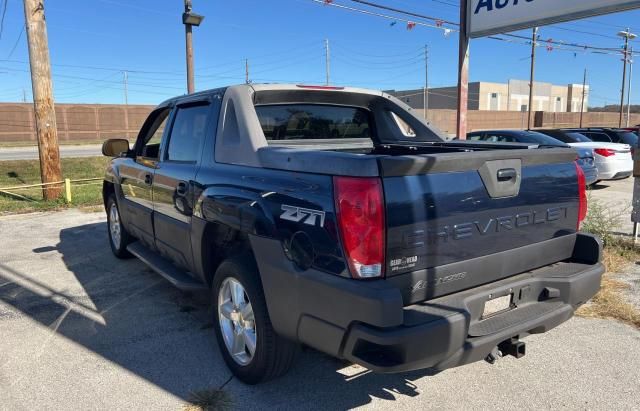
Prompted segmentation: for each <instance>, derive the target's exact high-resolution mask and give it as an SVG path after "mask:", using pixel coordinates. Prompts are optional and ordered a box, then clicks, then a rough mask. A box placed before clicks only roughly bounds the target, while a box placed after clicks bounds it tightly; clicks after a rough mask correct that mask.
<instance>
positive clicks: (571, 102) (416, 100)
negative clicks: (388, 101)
mask: <svg viewBox="0 0 640 411" xmlns="http://www.w3.org/2000/svg"><path fill="white" fill-rule="evenodd" d="M387 92H388V93H389V94H391V95H394V96H396V97H398V98H400V99H401V100H402V101H404V102H405V103H407V104H408V105H409V106H411V107H413V108H416V109H423V108H424V90H423V89H416V90H404V91H397V90H387ZM582 98H583V92H582V84H569V85H566V86H558V85H555V84H551V83H542V82H535V83H534V87H533V111H547V112H552V113H562V112H566V113H579V112H580V108H581V107H583V104H582ZM457 99H458V88H457V87H439V88H430V89H429V108H430V109H449V110H456V109H457V106H456V105H457ZM588 106H589V86H586V90H585V93H584V111H587V107H588ZM468 108H469V110H491V111H528V109H529V82H528V81H526V80H509V82H508V83H506V84H505V83H489V82H485V81H482V82H473V83H469V104H468Z"/></svg>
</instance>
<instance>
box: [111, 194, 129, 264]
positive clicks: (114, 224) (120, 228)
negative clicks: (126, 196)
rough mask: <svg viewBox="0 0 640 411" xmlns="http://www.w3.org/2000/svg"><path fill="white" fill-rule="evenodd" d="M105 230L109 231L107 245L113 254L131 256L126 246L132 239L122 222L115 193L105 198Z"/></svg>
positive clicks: (124, 256) (122, 256)
mask: <svg viewBox="0 0 640 411" xmlns="http://www.w3.org/2000/svg"><path fill="white" fill-rule="evenodd" d="M107 231H108V232H109V245H110V246H111V251H112V252H113V255H115V256H116V257H118V258H122V259H125V258H131V257H133V256H132V255H131V253H129V251H127V246H128V245H129V244H131V243H132V242H133V240H134V239H133V237H132V236H131V234H129V232H128V231H127V229H126V228H124V225H123V224H122V219H121V218H120V209H119V208H118V202H117V201H116V196H115V194H111V195H110V196H109V199H108V200H107Z"/></svg>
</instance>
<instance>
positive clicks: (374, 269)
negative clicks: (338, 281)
mask: <svg viewBox="0 0 640 411" xmlns="http://www.w3.org/2000/svg"><path fill="white" fill-rule="evenodd" d="M333 189H334V198H335V202H336V214H337V221H338V227H339V231H340V236H341V238H342V244H343V247H344V253H345V257H346V259H347V262H348V264H349V270H350V271H351V276H352V277H354V278H377V277H382V276H383V275H384V241H385V225H384V224H385V222H384V197H383V195H382V181H381V180H380V179H379V178H357V177H334V179H333Z"/></svg>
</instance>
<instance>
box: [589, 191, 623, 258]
mask: <svg viewBox="0 0 640 411" xmlns="http://www.w3.org/2000/svg"><path fill="white" fill-rule="evenodd" d="M587 201H588V204H589V211H588V213H587V218H586V219H585V220H584V221H583V222H582V226H581V227H580V229H581V230H582V231H584V232H586V233H590V234H593V235H596V236H598V237H600V239H602V242H603V243H604V246H605V247H606V246H608V245H614V243H615V242H616V240H617V239H616V233H617V232H619V231H620V228H621V226H622V218H623V216H625V215H629V213H630V209H631V205H628V206H626V207H622V208H620V207H611V206H609V205H607V204H605V203H603V202H602V201H600V200H596V199H594V198H593V197H592V196H591V195H588V198H587Z"/></svg>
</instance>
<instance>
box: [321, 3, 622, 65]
mask: <svg viewBox="0 0 640 411" xmlns="http://www.w3.org/2000/svg"><path fill="white" fill-rule="evenodd" d="M311 1H313V2H315V3H319V4H323V5H327V6H333V7H337V8H341V9H344V10H349V11H352V12H357V13H361V14H367V15H372V16H376V17H381V18H385V19H388V20H400V21H404V22H406V23H412V24H415V25H419V26H423V27H430V28H437V29H440V30H448V31H449V32H458V31H459V29H453V28H445V27H443V24H449V25H452V26H456V27H459V26H460V25H459V23H456V22H451V21H447V20H444V19H438V18H437V17H433V16H424V17H420V18H423V19H424V18H426V19H428V20H432V21H434V20H435V21H437V25H436V26H434V25H432V24H427V23H424V22H420V21H411V20H408V19H403V18H398V17H396V16H390V15H385V14H381V13H375V12H372V11H368V10H363V9H359V8H356V7H349V6H345V5H343V4H339V3H335V2H331V3H328V2H326V1H323V0H311ZM349 1H355V2H358V3H361V4H368V5H370V6H371V7H377V8H381V9H385V10H389V9H393V10H394V12H396V13H399V14H403V15H407V16H412V17H416V16H422V15H419V14H417V13H413V12H410V11H406V10H401V9H397V8H390V7H387V6H383V5H380V4H376V3H373V2H369V1H366V2H365V1H364V0H349ZM562 29H564V30H567V31H574V30H571V29H566V28H562ZM502 35H503V36H507V37H513V38H518V39H527V40H528V37H525V36H521V35H518V34H512V33H505V34H502ZM487 38H488V39H493V40H503V41H505V40H504V39H502V38H499V37H497V36H489V37H487ZM545 42H546V43H547V44H549V45H554V46H561V47H573V48H576V49H577V50H575V51H576V52H577V51H587V50H596V51H608V52H612V51H618V48H615V47H598V46H592V45H588V44H578V43H572V42H564V41H558V40H553V39H548V40H545ZM600 54H605V53H600Z"/></svg>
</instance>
